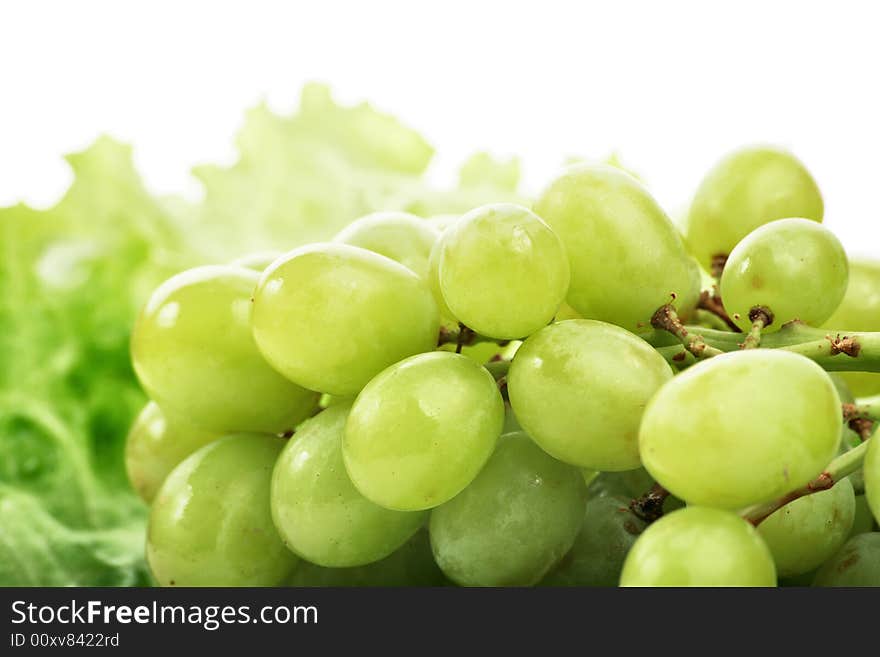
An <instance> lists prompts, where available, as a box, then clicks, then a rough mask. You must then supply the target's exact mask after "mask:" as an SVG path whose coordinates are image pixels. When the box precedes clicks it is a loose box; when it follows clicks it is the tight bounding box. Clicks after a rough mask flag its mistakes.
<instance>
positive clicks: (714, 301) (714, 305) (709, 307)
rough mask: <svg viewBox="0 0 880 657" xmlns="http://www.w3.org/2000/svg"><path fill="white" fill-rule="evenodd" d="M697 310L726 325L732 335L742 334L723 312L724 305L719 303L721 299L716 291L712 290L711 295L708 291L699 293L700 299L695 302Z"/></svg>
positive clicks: (725, 312) (724, 311)
mask: <svg viewBox="0 0 880 657" xmlns="http://www.w3.org/2000/svg"><path fill="white" fill-rule="evenodd" d="M697 308H701V309H702V310H706V311H708V312H710V313H712V314H713V315H715V316H716V317H718V318H719V319H720V320H721V321H722V322H724V323H725V324H726V325H727V328H729V329H730V330H731V331H733V332H734V333H742V329H741V328H740V327H739V326H737V325H736V322H734V321H733V320H732V319H731V318H730V315H728V314H727V311H726V310H724V304H723V303H722V302H721V297H720V296H719V294H718V292H717V290H713V291H712V292H711V293H710V292H709V291H708V290H703V291H702V292H700V299H699V301H697Z"/></svg>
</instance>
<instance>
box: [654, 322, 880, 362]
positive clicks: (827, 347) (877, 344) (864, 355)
mask: <svg viewBox="0 0 880 657" xmlns="http://www.w3.org/2000/svg"><path fill="white" fill-rule="evenodd" d="M665 308H666V306H663V307H661V308H660V310H658V311H657V313H655V317H657V316H658V315H659V314H660V313H661V312H664V309H665ZM673 312H674V311H673ZM679 323H680V322H679ZM652 325H654V324H653V323H652ZM654 326H655V328H664V329H666V327H665V326H657V325H654ZM681 328H683V329H684V333H683V335H685V336H686V337H687V339H688V340H692V341H694V342H696V341H697V339H699V341H700V342H699V343H700V344H701V345H703V346H704V349H703V351H702V352H701V353H702V355H701V356H699V357H700V358H706V357H707V353H708V354H709V355H711V356H715V355H717V354H718V353H721V352H726V351H736V350H738V349H740V348H741V342H740V336H739V335H738V334H736V333H731V332H729V331H719V330H717V329H709V328H704V327H702V326H683V327H681ZM681 328H676V329H675V330H670V329H666V330H669V331H670V332H671V333H673V334H674V335H676V337H678V338H679V339H680V340H681V339H682V337H681V335H682V332H681ZM676 331H678V333H676ZM642 337H643V338H644V339H645V340H647V341H648V342H650V343H652V344H654V345H655V346H661V347H662V346H666V345H665V344H664V343H663V342H662V341H661V338H660V336H658V335H656V334H644V335H643V336H642ZM682 341H683V342H684V340H682ZM685 346H686V347H687V344H685ZM761 347H766V348H768V349H784V350H786V351H791V352H794V353H797V354H801V355H803V356H806V357H807V358H810V359H811V360H813V361H815V362H816V363H817V364H819V365H820V366H821V367H823V368H824V369H825V370H827V371H829V372H880V332H874V333H869V332H859V331H852V332H849V331H835V330H831V329H817V328H812V327H810V326H807V325H806V324H804V323H803V322H801V321H799V320H794V321H791V322H788V323H786V324H783V325H782V327H781V328H780V329H779V330H778V331H776V332H775V333H763V334H762V336H761ZM688 351H691V353H693V350H692V349H688ZM694 355H697V354H694Z"/></svg>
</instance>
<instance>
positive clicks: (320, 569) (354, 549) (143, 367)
mask: <svg viewBox="0 0 880 657" xmlns="http://www.w3.org/2000/svg"><path fill="white" fill-rule="evenodd" d="M821 218H822V201H821V196H820V195H819V193H818V189H817V188H816V187H815V183H814V182H813V181H812V178H811V177H810V176H809V174H808V173H807V172H806V170H805V169H804V168H803V165H801V164H800V163H799V162H798V161H797V160H796V159H794V158H793V156H791V155H789V154H787V153H784V152H782V151H777V150H774V149H769V148H763V149H749V150H745V151H740V152H738V153H735V154H734V155H732V156H730V157H729V158H728V159H727V160H725V161H724V162H723V163H722V164H721V165H719V167H717V168H716V169H715V170H714V171H713V172H711V173H710V174H709V176H708V177H707V178H706V180H705V181H704V182H703V184H702V185H701V186H700V189H699V190H698V192H697V195H696V197H695V199H694V203H693V205H692V207H691V211H690V216H689V222H688V230H687V240H686V242H685V241H684V240H683V239H682V237H681V236H680V235H679V233H678V232H677V230H676V228H675V227H674V226H673V224H672V223H671V221H670V220H669V218H668V216H667V215H666V213H665V212H664V211H663V209H662V208H661V207H660V206H659V204H658V203H657V202H656V201H655V200H654V198H653V197H652V196H651V194H650V193H649V192H648V190H647V188H646V187H645V186H644V185H643V184H642V183H641V182H640V181H638V180H636V179H635V178H633V177H632V176H631V175H629V174H628V173H626V172H625V171H622V170H621V169H620V168H617V167H611V166H605V165H589V164H578V165H574V166H571V167H569V168H567V169H565V170H563V171H562V172H561V173H560V175H559V176H558V177H556V178H555V179H554V180H552V181H551V182H550V183H549V184H548V185H547V186H546V187H545V188H544V191H543V192H542V193H541V194H540V196H539V197H538V198H537V199H536V200H535V202H534V204H532V205H531V207H526V206H523V205H516V204H511V203H494V204H489V205H485V206H481V207H477V208H474V209H473V210H471V211H470V212H466V213H464V214H461V215H442V216H437V217H433V218H429V219H423V218H420V217H417V216H415V215H411V214H407V213H404V212H377V213H373V214H370V215H367V216H365V217H361V218H359V219H356V220H355V221H353V222H352V223H351V224H350V225H349V226H348V227H346V228H345V229H343V230H342V231H341V232H340V233H339V234H337V235H336V236H335V238H333V240H332V241H329V242H319V243H315V244H308V245H304V246H299V247H298V248H295V249H293V250H291V251H287V252H282V251H265V252H260V253H254V254H248V255H244V256H243V257H241V258H239V259H238V260H235V261H234V262H232V263H230V264H226V265H209V266H203V267H197V268H195V269H191V270H188V271H185V272H182V273H180V274H178V275H176V276H174V277H172V278H171V279H169V280H168V281H166V282H165V283H163V284H162V285H160V286H159V288H158V289H157V290H156V291H155V292H154V293H153V295H152V296H151V297H150V298H149V300H148V301H147V303H146V305H145V306H144V308H143V310H142V312H141V313H140V315H139V316H138V319H137V321H136V324H135V326H134V330H133V333H132V343H131V354H132V361H133V365H134V369H135V372H136V374H137V376H138V377H139V379H140V381H141V383H142V385H143V387H144V389H145V390H146V392H147V393H148V395H149V397H150V399H151V401H150V402H149V403H148V405H147V406H146V407H145V408H144V410H143V412H142V413H141V415H140V416H139V417H138V418H137V420H136V421H135V423H134V425H133V427H132V428H131V431H130V434H129V437H128V443H127V448H126V453H125V461H126V468H127V471H128V474H129V478H130V480H131V483H132V486H133V488H134V489H135V490H136V491H137V492H138V493H139V494H140V496H141V497H142V498H143V499H144V501H145V502H147V503H148V504H151V505H152V508H151V512H150V520H149V527H148V536H147V558H148V562H149V565H150V568H151V569H152V571H153V575H154V576H155V579H156V581H157V582H158V583H159V584H160V585H163V586H281V585H287V586H407V585H412V586H446V585H458V586H533V585H541V586H615V585H618V584H619V585H623V586H665V585H671V586H775V585H776V584H777V581H778V579H779V578H783V583H787V584H792V583H794V584H799V585H803V584H805V583H810V582H811V581H813V580H814V579H815V583H816V584H817V585H848V584H849V583H851V582H862V583H865V582H871V581H874V580H873V579H872V578H874V577H875V575H876V568H872V567H871V566H870V565H864V564H863V565H862V566H860V567H858V568H854V567H853V566H852V563H854V561H853V560H854V559H855V561H858V560H859V559H861V560H862V561H863V562H864V561H866V560H868V559H869V558H871V556H872V555H874V553H875V552H876V547H877V546H876V545H875V543H876V541H875V538H876V536H877V533H876V532H874V531H873V529H874V528H875V526H876V525H875V517H876V516H880V447H878V444H877V440H878V439H877V438H870V437H869V433H870V431H871V429H872V428H873V427H874V425H873V424H872V422H873V419H872V417H873V416H872V415H871V411H870V408H869V406H870V400H866V399H865V395H866V394H876V392H878V391H880V389H877V390H875V389H874V388H872V387H870V382H871V379H868V378H865V379H861V378H859V379H857V378H854V377H853V376H852V375H851V373H848V375H847V377H844V378H840V377H837V376H835V377H833V378H832V376H830V375H829V374H828V373H827V372H826V371H825V369H823V366H824V367H828V368H829V369H846V370H852V369H854V364H855V366H857V365H858V364H859V363H865V364H866V368H867V369H871V368H874V369H877V368H876V367H874V364H875V363H876V362H880V354H877V353H874V352H876V351H877V350H878V347H877V346H876V345H880V338H878V339H877V341H876V342H872V340H873V338H871V337H870V336H868V337H862V338H860V339H862V340H864V341H865V342H864V346H862V345H861V344H859V345H858V349H856V348H854V347H851V348H850V349H849V352H848V353H847V354H840V355H839V356H835V355H834V354H830V353H829V352H830V345H833V344H836V343H834V342H833V339H834V336H837V335H838V333H837V332H836V330H834V329H836V328H840V329H842V330H852V329H859V330H869V329H872V328H880V324H878V323H877V317H875V315H876V314H877V313H876V311H877V308H880V296H878V294H876V293H877V289H880V287H878V285H880V276H878V272H880V269H878V268H877V266H876V265H869V264H864V263H856V264H851V263H849V261H848V259H847V257H846V254H845V252H844V251H843V248H842V246H841V245H840V243H839V242H838V241H837V239H836V238H835V237H834V236H833V234H832V233H831V232H830V231H828V230H827V229H826V228H825V227H823V226H822V225H820V223H819V221H820V220H821ZM688 248H689V249H690V253H689V252H688ZM716 256H717V257H716ZM725 262H726V264H725ZM721 264H724V267H723V271H722V269H721V266H720V265H721ZM713 265H714V270H712V273H713V275H717V276H716V277H713V276H710V274H709V273H708V271H709V270H710V269H712V267H713ZM875 288H877V289H875ZM701 291H702V293H703V294H702V296H701ZM698 305H699V306H700V307H699V309H698V308H697V306H698ZM756 309H758V310H760V313H759V314H756ZM829 318H830V319H829ZM757 319H759V320H761V321H756V320H757ZM793 320H799V321H800V324H792V325H791V326H794V327H796V330H794V331H792V330H784V329H783V326H784V325H785V324H786V323H789V322H792V321H793ZM689 321H692V322H693V323H694V324H693V325H688V324H687V322H689ZM838 322H839V323H840V324H841V325H840V326H835V324H836V323H838ZM802 324H803V325H810V326H816V327H818V326H821V325H827V326H829V328H830V329H831V330H828V329H822V330H818V329H811V328H807V327H806V326H804V327H801V325H802ZM847 325H848V326H847ZM797 327H801V328H797ZM652 329H653V330H652ZM737 329H739V331H738V330H737ZM740 331H746V332H748V338H746V336H745V334H744V333H742V332H740ZM826 333H827V334H828V335H829V338H828V340H823V339H822V338H823V337H824V336H825V335H826ZM832 333H833V335H832ZM764 334H767V335H766V339H763V338H764ZM792 336H793V337H792ZM798 336H802V337H803V341H802V342H803V343H804V344H801V343H799V342H798V341H797V340H799V339H800V338H799V337H798ZM741 346H743V347H755V346H758V347H759V348H749V349H741V348H740V347H741ZM811 350H812V351H811ZM832 357H835V358H838V359H840V358H845V359H846V358H848V359H850V360H849V361H846V363H847V364H846V366H841V367H837V363H839V362H842V361H840V360H836V361H829V360H828V359H830V358H832ZM852 359H856V360H852ZM829 362H831V365H830V366H829V364H828V363H829ZM820 364H821V366H820ZM875 376H880V375H875ZM861 382H865V387H860V384H861ZM849 383H853V384H854V385H855V394H853V392H852V391H851V390H850V387H849V385H848V384H849ZM842 403H843V404H846V405H847V406H846V408H847V409H849V410H848V415H847V416H846V418H844V415H843V413H842ZM853 414H855V415H853ZM853 418H855V421H856V422H857V424H853V425H852V426H849V425H848V424H847V423H848V422H849V421H850V420H852V419H853ZM842 436H843V437H844V439H843V440H842V439H841V437H842ZM866 439H867V440H869V441H871V442H870V444H869V445H866V446H863V441H864V440H866ZM841 459H842V460H841ZM841 463H843V464H844V465H845V469H841V468H844V465H840V464H841ZM817 482H818V483H817ZM829 484H833V485H829ZM819 490H821V492H815V494H809V493H814V491H819Z"/></svg>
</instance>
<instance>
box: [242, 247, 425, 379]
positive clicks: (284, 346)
mask: <svg viewBox="0 0 880 657" xmlns="http://www.w3.org/2000/svg"><path fill="white" fill-rule="evenodd" d="M252 325H253V331H254V337H255V338H256V341H257V346H258V347H259V348H260V351H261V352H262V353H263V355H264V356H265V357H266V359H267V360H268V361H269V362H270V363H271V364H272V365H273V366H274V367H275V368H276V369H277V370H278V371H279V372H281V373H282V374H284V375H285V376H286V377H287V378H289V379H290V380H291V381H295V382H297V383H299V384H300V385H303V386H305V387H307V388H310V389H312V390H319V391H321V392H327V393H330V394H332V395H340V396H345V395H353V394H355V393H357V392H358V391H359V390H360V389H361V388H363V387H364V386H365V385H366V384H367V382H368V381H369V380H370V379H372V378H373V377H374V376H375V375H376V374H378V373H379V372H380V371H382V370H383V369H385V368H386V367H388V366H389V365H391V364H392V363H395V362H397V361H399V360H400V359H401V358H405V357H407V356H411V355H413V354H417V353H419V352H423V351H430V350H431V349H434V348H435V347H436V345H437V335H438V333H439V330H440V319H439V316H438V314H437V306H436V304H435V303H434V300H433V298H432V297H431V291H430V290H429V289H428V286H427V285H426V284H425V283H424V282H423V281H422V280H421V279H420V278H419V277H418V276H417V275H416V274H414V273H413V272H412V271H411V270H409V269H408V268H407V267H404V266H403V265H401V264H400V263H397V262H394V261H393V260H391V259H389V258H386V257H384V256H381V255H379V254H376V253H373V252H371V251H367V250H366V249H361V248H358V247H354V246H350V245H348V244H312V245H309V246H306V247H302V248H300V249H296V250H294V251H291V252H290V253H288V254H287V255H286V256H284V257H283V258H281V259H279V260H276V261H275V263H274V264H273V265H272V266H271V267H269V269H267V270H266V271H265V272H263V275H262V277H261V278H260V282H259V285H258V286H257V289H256V291H255V292H254V311H253V317H252Z"/></svg>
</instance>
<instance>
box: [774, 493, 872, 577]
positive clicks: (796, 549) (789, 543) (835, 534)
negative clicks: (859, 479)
mask: <svg viewBox="0 0 880 657" xmlns="http://www.w3.org/2000/svg"><path fill="white" fill-rule="evenodd" d="M855 505H856V499H855V494H854V493H853V487H852V484H851V483H850V482H849V479H844V480H843V481H840V482H838V483H837V484H836V485H835V486H834V487H832V488H830V489H829V490H826V491H822V492H820V493H814V494H812V495H806V496H805V497H801V498H800V499H797V500H795V501H793V502H789V503H788V504H786V505H785V506H784V507H782V508H781V509H779V510H778V511H776V512H775V513H774V514H772V515H771V516H770V517H769V518H767V519H766V520H764V521H763V522H762V523H761V524H760V525H758V533H759V534H761V537H762V538H763V539H764V542H765V543H767V547H769V548H770V552H771V553H772V554H773V561H774V562H775V563H776V572H777V573H779V576H780V577H791V576H793V575H801V574H803V573H807V572H810V571H811V570H815V569H816V568H817V567H819V566H820V565H822V563H824V562H825V561H826V560H827V559H828V558H829V557H831V556H832V555H833V554H834V553H835V552H837V550H838V549H840V546H841V545H843V543H844V541H846V539H847V538H848V537H849V533H850V530H851V529H852V524H853V518H854V515H855Z"/></svg>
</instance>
